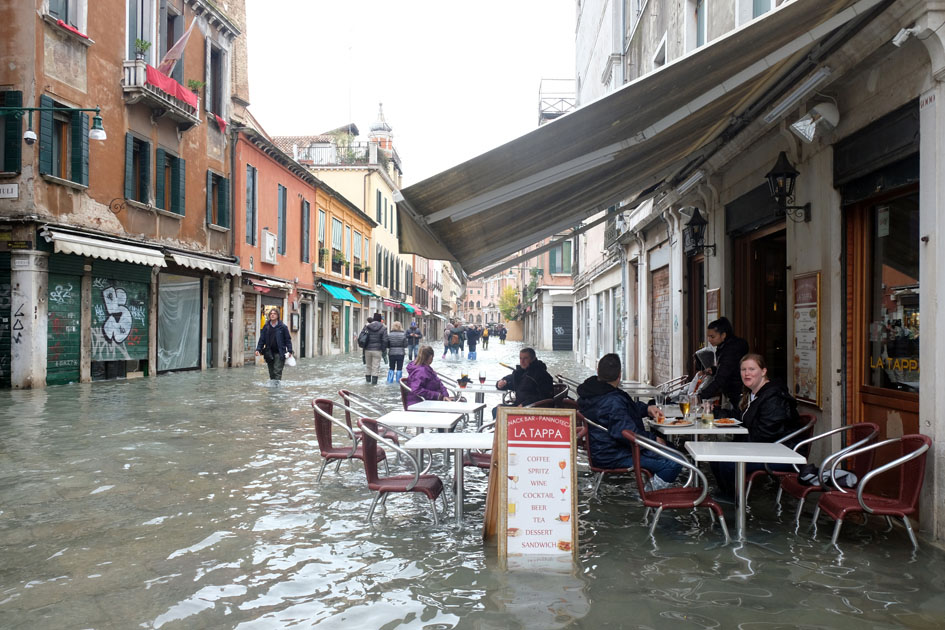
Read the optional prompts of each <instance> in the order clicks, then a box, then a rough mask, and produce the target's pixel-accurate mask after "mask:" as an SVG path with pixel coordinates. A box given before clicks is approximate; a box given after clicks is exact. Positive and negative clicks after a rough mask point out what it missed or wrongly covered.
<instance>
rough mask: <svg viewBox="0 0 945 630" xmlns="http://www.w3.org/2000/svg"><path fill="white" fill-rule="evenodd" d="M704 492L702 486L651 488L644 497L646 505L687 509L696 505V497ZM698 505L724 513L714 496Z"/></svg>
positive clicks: (708, 497)
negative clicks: (713, 498)
mask: <svg viewBox="0 0 945 630" xmlns="http://www.w3.org/2000/svg"><path fill="white" fill-rule="evenodd" d="M701 494H702V490H701V489H700V488H664V489H663V490H650V491H648V492H647V493H646V496H645V497H643V505H645V506H646V507H662V508H663V509H664V510H676V509H687V508H693V507H696V504H695V502H696V499H698V498H699V495H701ZM698 507H707V508H709V509H711V510H713V511H714V512H715V513H716V514H719V515H721V514H722V508H720V507H719V504H718V503H716V502H715V501H713V500H712V497H710V496H706V498H705V499H704V500H703V501H702V503H700V504H699V506H698Z"/></svg>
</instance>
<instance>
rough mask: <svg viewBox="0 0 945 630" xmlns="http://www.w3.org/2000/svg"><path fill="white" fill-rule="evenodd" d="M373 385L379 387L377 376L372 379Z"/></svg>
mask: <svg viewBox="0 0 945 630" xmlns="http://www.w3.org/2000/svg"><path fill="white" fill-rule="evenodd" d="M371 385H377V377H376V376H372V377H371Z"/></svg>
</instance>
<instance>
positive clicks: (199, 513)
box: [0, 343, 945, 630]
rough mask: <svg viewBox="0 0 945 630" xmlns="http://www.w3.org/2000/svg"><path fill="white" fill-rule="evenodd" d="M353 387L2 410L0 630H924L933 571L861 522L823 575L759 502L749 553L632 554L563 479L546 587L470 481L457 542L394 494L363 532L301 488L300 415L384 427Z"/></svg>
mask: <svg viewBox="0 0 945 630" xmlns="http://www.w3.org/2000/svg"><path fill="white" fill-rule="evenodd" d="M519 348H520V345H518V344H511V343H510V344H507V345H505V346H502V345H498V344H494V345H493V346H492V347H491V348H490V350H480V352H479V360H478V362H477V363H476V365H475V370H476V371H478V370H479V369H481V368H485V369H486V370H487V371H488V377H489V379H490V380H496V379H498V378H499V377H501V376H503V375H504V372H505V371H506V370H505V369H504V368H502V367H500V366H499V365H498V361H504V362H506V363H515V362H516V360H517V355H518V350H519ZM540 358H542V359H543V360H545V361H546V362H547V363H549V365H550V366H551V371H552V372H553V373H554V372H566V373H568V374H570V375H572V376H575V377H583V376H585V375H586V374H587V373H588V370H586V369H585V368H581V367H579V366H577V365H576V364H575V363H574V362H573V361H572V359H571V357H570V356H569V355H568V354H566V353H541V356H540ZM466 364H467V362H466V361H464V360H461V361H459V362H455V363H453V362H450V361H441V360H440V358H439V357H437V359H436V361H435V364H434V366H435V367H437V368H438V369H441V370H443V371H446V372H450V373H453V374H456V375H458V372H459V369H460V366H462V365H466ZM362 370H363V366H362V364H361V362H360V358H359V357H325V358H318V359H310V360H303V361H300V362H299V366H298V367H296V368H286V371H285V376H286V380H285V381H283V382H282V383H281V384H271V383H269V381H268V379H267V373H266V369H265V367H264V366H261V367H247V368H242V369H233V370H210V371H207V372H204V373H199V372H188V373H181V374H172V375H165V376H161V377H160V378H157V379H139V380H132V381H124V382H109V383H96V384H94V385H67V386H59V387H51V388H49V389H47V390H35V391H3V392H0V554H2V555H0V557H2V559H3V560H2V564H0V627H3V628H4V629H6V628H29V629H30V630H37V629H44V628H57V629H58V628H96V629H99V630H104V629H112V628H116V629H117V628H121V629H124V628H131V627H137V628H161V629H168V630H174V629H183V628H186V629H188V630H190V629H194V628H240V629H253V630H255V629H266V630H269V629H274V628H290V627H291V628H311V627H321V628H340V627H352V628H385V629H392V628H417V629H424V630H434V629H448V628H471V629H481V630H487V629H492V628H513V629H515V628H520V629H533V628H534V629H544V628H592V629H594V630H597V629H599V628H666V627H678V628H732V627H739V628H746V629H749V628H760V627H762V626H764V627H772V626H773V627H788V626H790V627H797V626H803V627H811V628H844V627H849V628H853V627H869V628H897V627H911V628H941V627H943V626H945V562H943V559H945V554H943V553H941V552H940V551H938V550H936V549H934V548H933V547H932V546H931V545H930V544H929V543H927V542H923V547H922V551H921V552H920V553H919V554H913V553H912V548H911V545H910V544H909V541H908V539H907V538H906V536H905V535H904V533H903V532H902V531H901V528H896V529H894V530H893V531H892V532H889V533H884V532H883V527H882V526H881V525H878V524H873V526H871V527H860V526H857V525H854V524H851V525H847V526H846V527H844V530H843V535H842V536H841V542H840V549H842V553H841V552H839V551H838V550H837V549H836V548H833V547H831V546H830V545H829V543H828V539H829V535H825V534H824V533H823V532H822V533H820V535H819V536H818V537H817V538H816V539H815V540H812V539H811V538H810V536H809V532H808V531H807V529H806V522H805V524H804V525H802V527H801V528H800V529H799V530H798V531H797V532H796V533H795V532H794V526H793V509H792V506H790V505H789V504H788V503H787V500H786V509H785V511H784V513H783V514H778V513H777V512H776V511H775V509H774V507H773V501H772V500H771V497H770V495H769V496H766V493H765V492H758V493H757V494H753V499H752V506H751V507H752V511H751V514H750V519H749V530H750V532H751V535H752V536H753V537H754V539H756V540H757V541H758V542H761V543H764V544H765V545H767V546H768V547H759V546H755V545H748V546H735V545H730V546H724V545H722V544H721V534H720V532H719V531H718V529H717V528H710V527H709V522H708V519H707V518H706V517H705V515H704V514H703V515H701V516H699V517H698V520H697V519H696V517H693V515H691V514H688V513H674V514H664V515H663V516H662V518H661V520H660V524H659V526H658V527H657V530H656V535H655V537H654V538H653V539H650V538H648V537H647V536H646V529H645V528H644V527H642V526H641V518H642V509H641V508H640V507H639V505H638V504H637V502H636V500H635V499H634V498H633V497H634V495H633V493H632V492H631V480H630V479H629V478H623V479H620V478H618V479H607V480H605V481H604V483H603V484H602V485H601V489H600V492H599V494H598V496H597V497H596V498H592V497H591V496H590V494H589V492H588V489H589V487H590V478H589V477H582V478H581V480H580V481H581V487H582V493H581V498H580V504H579V512H580V519H581V521H580V550H579V563H578V565H577V566H576V567H569V570H567V571H564V572H555V571H549V570H546V569H541V570H535V569H534V567H526V568H522V569H518V570H509V571H505V570H501V569H500V568H499V567H498V563H497V561H496V559H495V557H494V553H495V551H494V548H493V547H484V546H483V544H482V541H481V536H480V529H479V527H478V525H479V523H481V521H482V516H483V511H484V498H485V497H484V494H485V483H486V482H485V475H483V474H482V472H481V471H474V470H468V471H467V473H466V474H467V481H466V497H467V505H466V528H465V529H464V530H463V531H461V532H457V531H456V530H454V529H453V528H452V527H451V526H450V522H451V519H450V518H448V517H447V518H444V519H443V522H444V523H445V524H442V525H441V526H439V527H434V526H433V525H432V522H431V520H430V516H429V512H428V510H427V508H426V505H425V504H424V503H422V502H421V501H420V500H417V499H415V498H411V497H401V496H394V497H391V499H390V500H389V501H388V502H387V505H386V508H385V509H383V510H379V511H378V513H377V514H376V515H375V519H374V524H373V526H372V525H369V524H368V522H367V520H366V518H365V517H366V513H367V509H368V506H369V504H370V499H371V496H370V494H369V493H368V492H367V490H366V488H365V487H364V473H363V471H362V469H361V468H360V466H358V465H356V464H355V463H345V464H343V465H342V466H341V469H340V471H339V473H337V474H336V473H335V472H334V466H329V468H328V469H327V470H326V472H325V475H324V477H323V479H322V482H321V483H320V484H318V483H316V482H315V477H316V475H317V473H318V468H319V466H320V464H321V461H320V457H319V455H318V449H317V443H316V440H315V436H314V433H313V431H312V428H311V427H312V411H311V399H312V398H314V397H318V396H325V397H336V392H337V390H338V389H339V388H341V387H349V388H351V389H353V390H354V391H357V392H359V393H363V394H366V395H370V396H372V397H374V398H375V399H377V400H379V401H380V402H382V403H383V404H386V405H388V406H389V407H392V408H394V407H397V406H399V404H400V400H399V393H398V391H397V389H396V386H395V385H386V384H379V385H378V386H376V387H370V386H368V385H366V384H364V379H363V374H362ZM382 380H383V379H382ZM727 511H728V512H731V510H727ZM729 517H730V522H731V520H732V518H733V515H731V514H729ZM828 534H829V532H828Z"/></svg>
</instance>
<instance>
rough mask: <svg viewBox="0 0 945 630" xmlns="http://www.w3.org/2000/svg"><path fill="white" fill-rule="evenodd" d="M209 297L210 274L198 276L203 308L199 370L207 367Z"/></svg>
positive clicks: (201, 311) (201, 314)
mask: <svg viewBox="0 0 945 630" xmlns="http://www.w3.org/2000/svg"><path fill="white" fill-rule="evenodd" d="M209 297H210V276H203V277H201V278H200V303H201V304H203V305H204V306H203V308H202V309H200V371H201V372H202V371H204V370H206V369H207V326H209V324H210V317H209V313H208V311H209V310H210V309H209V308H207V305H208V304H210V302H209Z"/></svg>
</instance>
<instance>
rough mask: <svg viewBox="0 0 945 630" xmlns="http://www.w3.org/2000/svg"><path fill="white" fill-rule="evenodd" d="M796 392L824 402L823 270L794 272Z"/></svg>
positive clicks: (802, 397) (806, 399)
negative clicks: (822, 347) (822, 380)
mask: <svg viewBox="0 0 945 630" xmlns="http://www.w3.org/2000/svg"><path fill="white" fill-rule="evenodd" d="M793 366H794V396H795V398H797V399H798V400H802V401H804V402H808V403H811V404H814V405H817V406H818V407H819V406H820V272H814V273H808V274H803V275H799V276H794V362H793Z"/></svg>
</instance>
